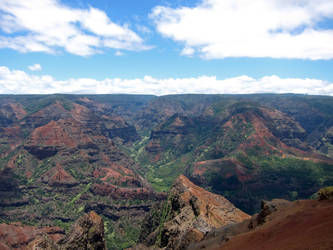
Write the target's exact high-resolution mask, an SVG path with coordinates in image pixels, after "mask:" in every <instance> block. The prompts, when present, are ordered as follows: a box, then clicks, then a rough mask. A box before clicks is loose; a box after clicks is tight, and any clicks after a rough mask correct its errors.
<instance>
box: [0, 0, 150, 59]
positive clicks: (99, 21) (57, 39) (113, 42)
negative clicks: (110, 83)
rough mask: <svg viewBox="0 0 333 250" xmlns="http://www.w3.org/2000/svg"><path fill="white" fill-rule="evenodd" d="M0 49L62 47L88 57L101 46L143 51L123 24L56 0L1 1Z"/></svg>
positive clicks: (50, 49) (140, 42)
mask: <svg viewBox="0 0 333 250" xmlns="http://www.w3.org/2000/svg"><path fill="white" fill-rule="evenodd" d="M0 29H2V31H3V32H4V33H5V35H2V36H0V48H11V49H14V50H18V51H20V52H47V53H55V52H57V51H59V49H63V50H65V51H67V52H69V53H72V54H75V55H80V56H87V55H91V54H95V53H101V52H102V49H104V48H114V49H123V50H146V49H149V47H148V46H146V45H144V41H143V39H142V38H141V37H140V36H139V35H138V34H136V33H135V32H134V31H132V30H131V29H129V27H128V26H126V25H119V24H116V23H114V22H112V21H111V20H110V18H109V17H108V16H107V15H106V13H105V12H103V11H101V10H99V9H96V8H93V7H90V8H88V9H79V8H70V7H68V6H66V5H64V4H61V3H60V2H59V0H43V1H40V0H29V1H26V0H1V1H0Z"/></svg>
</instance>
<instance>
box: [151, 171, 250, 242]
mask: <svg viewBox="0 0 333 250" xmlns="http://www.w3.org/2000/svg"><path fill="white" fill-rule="evenodd" d="M249 217H250V216H249V215H247V214H245V213H244V212H242V211H240V210H239V209H237V208H236V207H235V206H233V205H232V204H231V203H230V202H229V201H228V200H227V199H225V198H224V197H222V196H220V195H215V194H212V193H210V192H208V191H206V190H204V189H202V188H200V187H198V186H196V185H194V184H193V183H192V182H190V181H189V180H188V179H187V178H186V177H185V176H183V175H181V176H180V177H178V179H177V180H176V182H175V184H174V185H173V187H172V189H171V190H170V193H169V198H168V201H167V202H166V204H165V206H164V208H163V212H162V215H161V221H162V224H161V225H160V226H159V227H158V228H157V229H156V230H155V231H154V232H152V233H151V235H149V236H148V237H147V240H146V242H145V243H146V244H147V245H151V244H152V243H153V244H158V245H159V247H161V248H164V247H166V249H184V248H185V247H187V246H188V245H189V244H190V243H191V242H192V241H200V240H201V239H202V238H203V237H204V235H205V234H206V233H208V232H209V231H211V230H212V229H213V228H218V227H221V226H225V225H229V224H233V223H237V222H241V221H243V220H245V219H248V218H249ZM154 238H155V239H154Z"/></svg>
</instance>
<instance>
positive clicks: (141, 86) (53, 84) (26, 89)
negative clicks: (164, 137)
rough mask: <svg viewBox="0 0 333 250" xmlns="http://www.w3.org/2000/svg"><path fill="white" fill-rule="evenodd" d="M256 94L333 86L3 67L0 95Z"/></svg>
mask: <svg viewBox="0 0 333 250" xmlns="http://www.w3.org/2000/svg"><path fill="white" fill-rule="evenodd" d="M52 93H68V94H69V93H72V94H80V93H81V94H115V93H126V94H153V95H168V94H190V93H192V94H253V93H279V94H282V93H297V94H312V95H331V96H333V83H331V82H327V81H323V80H317V79H299V78H280V77H278V76H275V75H272V76H265V77H262V78H259V79H255V78H252V77H249V76H239V77H233V78H228V79H224V80H219V79H216V77H215V76H200V77H196V78H166V79H157V78H154V77H151V76H145V77H144V78H138V79H120V78H112V79H110V78H107V79H104V80H100V81H99V80H96V79H91V78H79V79H68V80H63V81H60V80H56V79H54V78H53V77H52V76H48V75H43V76H36V75H32V74H27V73H26V72H24V71H20V70H11V69H9V68H7V67H5V66H2V67H0V94H52Z"/></svg>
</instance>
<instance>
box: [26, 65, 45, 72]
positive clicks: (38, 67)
mask: <svg viewBox="0 0 333 250" xmlns="http://www.w3.org/2000/svg"><path fill="white" fill-rule="evenodd" d="M28 69H30V70H31V71H41V70H42V66H41V65H40V64H37V63H36V64H33V65H30V66H28Z"/></svg>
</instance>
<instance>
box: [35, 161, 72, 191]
mask: <svg viewBox="0 0 333 250" xmlns="http://www.w3.org/2000/svg"><path fill="white" fill-rule="evenodd" d="M41 179H42V181H43V182H46V183H48V184H49V185H50V186H63V185H65V186H72V185H75V184H77V183H78V182H77V181H76V180H75V179H74V178H73V176H71V175H70V174H69V173H68V172H67V171H65V170H64V168H63V167H62V166H61V165H60V164H59V163H57V165H56V166H55V167H54V168H51V169H50V170H49V171H48V172H46V173H45V174H44V175H43V176H42V177H41Z"/></svg>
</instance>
